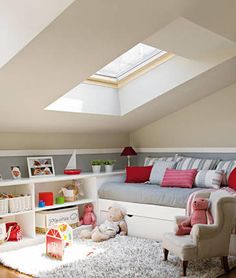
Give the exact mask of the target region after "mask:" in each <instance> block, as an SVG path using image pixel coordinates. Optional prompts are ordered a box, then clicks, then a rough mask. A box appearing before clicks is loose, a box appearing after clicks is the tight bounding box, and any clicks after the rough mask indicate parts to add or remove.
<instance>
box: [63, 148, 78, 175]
mask: <svg viewBox="0 0 236 278" xmlns="http://www.w3.org/2000/svg"><path fill="white" fill-rule="evenodd" d="M80 172H81V170H80V169H77V168H76V150H74V151H73V153H72V155H71V158H70V160H69V162H68V164H67V166H66V168H65V170H64V174H66V175H78V174H80Z"/></svg>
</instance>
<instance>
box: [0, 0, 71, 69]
mask: <svg viewBox="0 0 236 278" xmlns="http://www.w3.org/2000/svg"><path fill="white" fill-rule="evenodd" d="M73 1H74V0H60V1H58V0H50V1H48V0H41V1H32V0H21V1H18V0H5V1H4V0H2V1H0V26H1V28H0V42H1V43H0V54H1V55H0V68H1V67H2V66H3V65H5V64H6V63H7V62H8V61H9V60H10V59H11V58H12V57H14V56H15V55H16V54H17V53H18V52H19V51H20V50H21V49H22V48H23V47H25V46H26V45H27V44H28V43H29V42H30V41H31V40H32V39H33V38H34V37H36V36H37V35H38V34H39V33H40V32H41V31H42V30H43V29H45V28H46V27H47V26H48V25H49V24H50V23H51V22H52V21H53V20H54V19H55V18H56V17H57V16H58V15H60V14H61V13H62V12H63V11H64V10H65V9H66V8H67V7H68V6H69V5H70V4H71V3H72V2H73Z"/></svg>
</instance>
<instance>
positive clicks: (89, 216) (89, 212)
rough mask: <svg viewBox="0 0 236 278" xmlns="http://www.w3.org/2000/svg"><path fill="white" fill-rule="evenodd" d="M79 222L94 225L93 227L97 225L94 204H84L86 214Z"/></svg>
mask: <svg viewBox="0 0 236 278" xmlns="http://www.w3.org/2000/svg"><path fill="white" fill-rule="evenodd" d="M79 223H80V225H92V227H93V228H94V227H95V226H96V216H95V214H94V212H93V204H91V203H89V204H86V205H85V206H84V214H83V217H82V218H81V219H80V222H79Z"/></svg>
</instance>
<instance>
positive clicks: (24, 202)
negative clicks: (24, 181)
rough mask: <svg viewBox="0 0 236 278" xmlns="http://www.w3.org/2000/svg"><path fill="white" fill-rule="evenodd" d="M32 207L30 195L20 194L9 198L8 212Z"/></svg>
mask: <svg viewBox="0 0 236 278" xmlns="http://www.w3.org/2000/svg"><path fill="white" fill-rule="evenodd" d="M31 209H32V197H31V196H21V197H15V198H10V199H9V212H10V213H14V212H20V211H25V210H31Z"/></svg>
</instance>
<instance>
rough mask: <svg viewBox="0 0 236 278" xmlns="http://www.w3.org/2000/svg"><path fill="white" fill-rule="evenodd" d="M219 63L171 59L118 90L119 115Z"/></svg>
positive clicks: (205, 60) (177, 57)
mask: <svg viewBox="0 0 236 278" xmlns="http://www.w3.org/2000/svg"><path fill="white" fill-rule="evenodd" d="M219 62H220V59H218V61H214V62H212V61H211V62H209V61H207V59H204V60H199V61H196V60H189V59H186V58H183V57H180V56H175V57H173V58H172V59H171V60H168V61H167V62H165V63H163V64H161V65H159V66H158V67H156V68H154V69H153V70H151V71H149V72H147V73H146V74H144V75H142V76H140V77H139V78H137V79H135V80H132V81H130V82H129V83H128V84H127V85H125V86H124V87H122V88H120V89H119V96H120V106H121V114H122V115H124V114H126V113H128V112H130V111H132V110H133V109H135V108H137V107H139V106H141V105H143V104H144V103H147V102H149V101H151V100H152V99H154V98H157V97H158V96H160V95H162V94H164V93H166V92H168V91H170V90H171V89H173V88H175V87H177V86H179V85H180V84H183V83H184V82H186V81H188V80H190V79H192V78H194V77H195V76H197V75H199V74H201V73H202V72H204V71H206V70H208V69H210V68H212V67H213V65H216V64H218V63H219Z"/></svg>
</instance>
